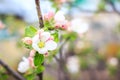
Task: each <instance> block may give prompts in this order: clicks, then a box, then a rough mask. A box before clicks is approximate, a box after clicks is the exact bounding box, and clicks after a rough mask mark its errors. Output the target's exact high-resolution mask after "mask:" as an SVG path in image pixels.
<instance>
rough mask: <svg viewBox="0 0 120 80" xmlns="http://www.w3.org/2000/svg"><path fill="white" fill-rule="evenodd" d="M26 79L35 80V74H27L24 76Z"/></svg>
mask: <svg viewBox="0 0 120 80" xmlns="http://www.w3.org/2000/svg"><path fill="white" fill-rule="evenodd" d="M24 77H25V78H26V80H35V74H34V73H32V74H27V75H25V76H24Z"/></svg>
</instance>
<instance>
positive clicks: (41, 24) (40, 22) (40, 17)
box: [35, 0, 44, 28]
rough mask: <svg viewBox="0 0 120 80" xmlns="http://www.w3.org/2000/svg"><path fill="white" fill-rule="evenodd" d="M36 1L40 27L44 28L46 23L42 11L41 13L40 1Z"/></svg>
mask: <svg viewBox="0 0 120 80" xmlns="http://www.w3.org/2000/svg"><path fill="white" fill-rule="evenodd" d="M35 3H36V9H37V15H38V19H39V28H43V27H44V23H43V18H42V13H41V9H40V1H39V0H35Z"/></svg>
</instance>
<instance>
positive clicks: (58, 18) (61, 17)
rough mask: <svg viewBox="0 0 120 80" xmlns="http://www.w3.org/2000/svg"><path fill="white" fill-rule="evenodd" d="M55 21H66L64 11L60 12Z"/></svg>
mask: <svg viewBox="0 0 120 80" xmlns="http://www.w3.org/2000/svg"><path fill="white" fill-rule="evenodd" d="M54 20H55V21H56V22H57V21H64V20H65V16H64V12H62V11H58V12H57V13H56V14H55V16H54Z"/></svg>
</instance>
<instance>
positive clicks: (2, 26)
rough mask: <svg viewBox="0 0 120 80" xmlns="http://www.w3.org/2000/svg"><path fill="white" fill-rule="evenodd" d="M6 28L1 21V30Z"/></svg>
mask: <svg viewBox="0 0 120 80" xmlns="http://www.w3.org/2000/svg"><path fill="white" fill-rule="evenodd" d="M3 28H5V25H4V24H3V23H2V22H1V21H0V30H1V29H3Z"/></svg>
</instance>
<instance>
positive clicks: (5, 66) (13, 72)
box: [0, 59, 25, 80]
mask: <svg viewBox="0 0 120 80" xmlns="http://www.w3.org/2000/svg"><path fill="white" fill-rule="evenodd" d="M0 65H1V66H3V67H4V68H5V69H6V70H7V71H8V72H9V73H10V74H11V75H13V76H14V77H15V78H16V79H17V80H25V78H23V77H22V76H21V75H20V74H19V73H17V72H15V71H14V70H13V69H11V68H10V67H9V66H8V65H7V64H5V63H4V62H3V61H2V60H1V59H0Z"/></svg>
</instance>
